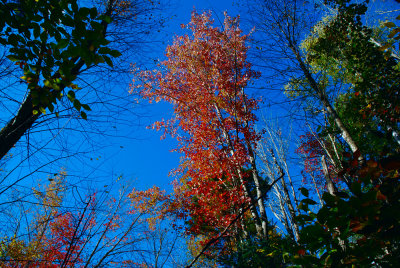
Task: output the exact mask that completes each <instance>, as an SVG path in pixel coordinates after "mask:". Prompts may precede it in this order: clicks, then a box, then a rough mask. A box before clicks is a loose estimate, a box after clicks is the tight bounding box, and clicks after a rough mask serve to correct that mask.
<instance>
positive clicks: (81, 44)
mask: <svg viewBox="0 0 400 268" xmlns="http://www.w3.org/2000/svg"><path fill="white" fill-rule="evenodd" d="M0 10H1V14H0V15H1V18H2V19H1V20H0V21H1V23H0V26H1V28H0V29H1V32H0V43H1V44H2V45H4V46H6V47H9V48H10V49H9V51H8V54H7V55H6V57H7V58H8V59H9V60H10V61H13V62H16V63H17V64H19V65H20V66H21V69H22V70H23V73H24V74H23V76H22V77H21V79H23V80H24V81H25V83H26V84H27V88H28V89H29V90H30V93H31V96H32V103H33V104H34V106H35V111H36V113H39V112H40V113H44V112H45V111H46V109H48V110H49V111H50V112H53V111H54V110H55V106H56V104H57V101H58V100H61V98H62V96H63V92H64V91H66V90H67V88H70V89H69V90H68V93H67V94H65V95H66V97H67V98H68V100H69V101H70V102H71V103H72V105H73V107H74V108H75V109H76V110H77V111H79V112H80V114H81V116H82V118H85V119H86V118H87V115H86V113H85V112H82V111H81V109H82V108H83V109H85V110H86V111H90V107H89V106H88V105H87V104H81V102H80V101H79V100H78V99H77V97H76V95H75V91H76V90H79V89H80V88H79V87H78V86H77V85H76V84H74V83H73V82H74V80H75V79H76V78H77V75H78V74H79V73H80V71H81V70H80V68H81V67H80V66H79V68H77V64H81V63H82V62H83V63H84V64H85V65H86V66H87V67H90V66H91V65H93V64H96V65H98V64H103V63H106V64H107V65H109V66H111V67H112V66H113V63H112V60H111V57H119V56H121V53H120V52H119V51H117V50H115V49H111V48H109V47H107V45H108V44H109V41H108V40H106V39H105V36H104V33H103V31H104V27H103V23H110V22H111V18H110V17H109V16H104V15H102V16H100V17H98V11H97V9H96V8H94V7H93V8H88V7H79V6H78V5H77V3H76V0H72V1H54V0H47V1H26V2H25V3H24V5H19V4H17V3H13V2H11V3H8V2H7V3H5V2H1V3H0ZM16 10H17V13H18V14H21V15H18V16H14V15H15V14H14V13H13V12H14V11H16Z"/></svg>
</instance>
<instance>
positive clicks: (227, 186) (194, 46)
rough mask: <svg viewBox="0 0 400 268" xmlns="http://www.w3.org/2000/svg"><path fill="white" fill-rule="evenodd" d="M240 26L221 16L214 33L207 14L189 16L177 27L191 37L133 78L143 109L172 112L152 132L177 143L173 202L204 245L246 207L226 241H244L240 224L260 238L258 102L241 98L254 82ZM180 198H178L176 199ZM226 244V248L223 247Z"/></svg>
mask: <svg viewBox="0 0 400 268" xmlns="http://www.w3.org/2000/svg"><path fill="white" fill-rule="evenodd" d="M238 23H239V19H238V18H231V17H229V16H228V15H227V14H225V20H224V23H223V26H222V27H221V28H218V27H214V26H213V20H212V19H211V13H203V14H197V13H196V12H193V13H192V18H191V21H190V23H189V24H188V25H186V26H183V27H185V28H187V29H189V30H190V31H191V32H192V34H191V35H190V36H189V35H185V36H177V37H176V38H175V40H174V42H173V44H172V45H171V46H168V47H167V50H166V51H167V52H166V57H167V60H165V61H163V62H161V64H160V68H159V69H160V70H156V71H142V72H139V73H138V74H137V76H136V78H135V81H134V84H133V85H132V91H139V92H140V94H141V95H142V96H143V97H144V98H146V99H148V100H149V101H160V100H164V101H167V102H169V103H171V104H172V105H173V109H174V116H173V118H172V119H169V120H163V121H159V122H156V123H155V124H154V125H153V127H154V128H156V129H157V130H161V129H162V130H163V131H164V136H165V135H167V134H170V135H172V136H173V137H175V138H176V139H177V140H178V142H179V143H178V148H177V151H178V152H180V153H182V154H183V155H184V160H183V161H182V163H181V165H180V167H179V168H178V169H177V170H176V173H175V174H181V175H182V177H181V184H180V185H179V186H178V187H179V188H180V190H178V192H179V194H180V197H179V198H180V199H181V200H184V202H183V206H184V208H185V209H186V212H187V213H188V216H189V220H188V223H189V228H188V230H189V231H190V232H192V233H193V234H196V235H200V234H201V235H204V234H208V236H206V237H208V238H207V239H206V241H204V242H203V244H204V243H206V242H207V241H209V240H210V235H211V237H212V236H213V235H215V234H218V232H219V231H221V230H223V229H224V228H225V227H226V226H228V225H229V224H230V223H231V222H232V220H233V219H235V218H236V216H237V215H239V213H240V211H241V209H242V208H243V207H244V206H246V205H247V204H249V203H250V204H252V205H251V206H250V209H249V213H246V214H245V215H244V217H243V219H242V220H241V221H238V222H237V224H236V225H235V228H231V230H230V234H226V237H225V238H226V239H228V240H229V239H230V238H229V237H232V235H233V234H234V233H235V232H234V231H233V230H234V229H235V230H236V234H243V232H247V230H244V229H243V228H244V225H243V223H244V221H245V219H251V225H253V226H255V228H256V233H257V235H258V236H260V237H265V236H267V233H268V223H267V216H266V209H265V204H264V201H265V194H266V193H267V192H268V187H263V185H264V186H265V184H266V183H265V181H264V179H263V178H261V177H260V176H259V174H258V170H257V165H256V159H255V158H256V156H255V152H254V150H255V149H256V142H257V141H258V140H259V139H260V134H259V133H258V132H257V131H256V130H255V123H256V116H255V115H254V113H255V111H256V110H257V109H258V102H259V101H260V100H259V99H255V98H252V97H250V96H249V95H248V94H246V92H245V89H246V87H247V86H248V84H249V83H250V81H251V79H254V78H257V77H258V76H259V74H258V73H257V72H255V71H253V70H252V69H251V64H250V63H249V62H248V61H247V60H246V55H247V50H248V47H247V46H246V41H247V40H248V37H249V35H244V34H243V33H242V31H241V30H240V28H239V24H238ZM182 196H183V197H182ZM228 240H227V241H228Z"/></svg>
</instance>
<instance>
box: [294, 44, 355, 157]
mask: <svg viewBox="0 0 400 268" xmlns="http://www.w3.org/2000/svg"><path fill="white" fill-rule="evenodd" d="M289 46H290V48H291V50H292V52H293V53H294V55H295V57H296V60H297V62H298V63H299V65H300V69H301V70H302V72H303V74H304V76H305V77H306V79H307V81H308V82H309V84H310V86H311V88H312V89H313V91H314V93H315V94H316V95H317V97H318V99H319V100H320V101H321V102H322V105H323V106H324V107H325V109H326V111H327V112H328V114H329V115H330V116H331V117H332V118H333V120H334V121H335V124H336V126H337V127H338V128H339V130H340V132H341V134H342V137H343V139H344V140H345V141H346V143H347V144H348V145H349V147H350V149H351V151H352V152H353V153H354V152H356V151H358V150H359V148H358V146H357V144H356V143H355V141H354V140H353V138H352V137H351V135H350V133H349V131H348V130H347V128H346V127H345V125H344V124H343V122H342V120H341V119H340V117H339V115H338V114H337V113H336V110H335V109H334V107H333V106H332V105H331V103H330V102H329V100H328V99H327V97H326V96H325V94H324V92H323V90H322V89H321V88H320V87H319V85H318V84H317V82H316V81H315V79H314V77H313V76H312V75H311V72H310V70H309V68H307V66H306V64H305V63H304V61H303V59H302V58H301V55H300V52H299V51H298V50H297V48H295V47H294V46H293V44H289ZM361 160H362V159H361Z"/></svg>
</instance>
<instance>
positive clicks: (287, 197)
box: [271, 149, 300, 241]
mask: <svg viewBox="0 0 400 268" xmlns="http://www.w3.org/2000/svg"><path fill="white" fill-rule="evenodd" d="M271 156H272V159H274V161H275V165H277V166H278V160H277V159H276V157H275V153H274V150H272V149H271ZM281 184H282V188H283V192H284V194H285V197H284V200H285V203H286V205H287V207H288V210H289V214H290V218H291V224H292V226H293V229H294V236H295V238H296V240H295V241H298V240H299V238H300V235H299V226H298V225H297V222H296V221H295V220H294V219H295V217H296V212H295V209H294V207H293V204H292V201H291V200H290V194H289V191H288V188H287V186H286V182H285V179H284V178H282V180H281Z"/></svg>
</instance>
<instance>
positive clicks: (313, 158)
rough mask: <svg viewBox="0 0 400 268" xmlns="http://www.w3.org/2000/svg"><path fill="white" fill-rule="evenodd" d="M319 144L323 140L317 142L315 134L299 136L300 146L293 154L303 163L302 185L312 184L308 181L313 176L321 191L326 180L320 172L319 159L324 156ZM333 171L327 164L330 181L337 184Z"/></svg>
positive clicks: (320, 164) (331, 166)
mask: <svg viewBox="0 0 400 268" xmlns="http://www.w3.org/2000/svg"><path fill="white" fill-rule="evenodd" d="M321 142H323V140H318V139H317V138H316V136H315V134H313V133H310V132H307V133H306V134H305V135H301V136H300V146H299V147H298V148H297V149H296V151H295V152H296V153H297V154H299V155H300V156H301V157H302V159H303V161H304V169H303V170H302V171H301V174H302V176H303V183H305V184H310V183H311V184H312V182H311V181H310V179H311V176H313V177H314V179H315V182H316V184H317V187H319V188H320V189H323V188H324V187H325V183H326V180H325V177H324V173H323V170H322V163H321V157H322V156H323V155H325V151H324V148H322V146H321ZM333 169H334V167H333V165H331V164H328V171H329V174H330V175H331V179H333V181H334V182H337V181H338V177H337V176H336V175H335V172H334V170H333Z"/></svg>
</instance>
